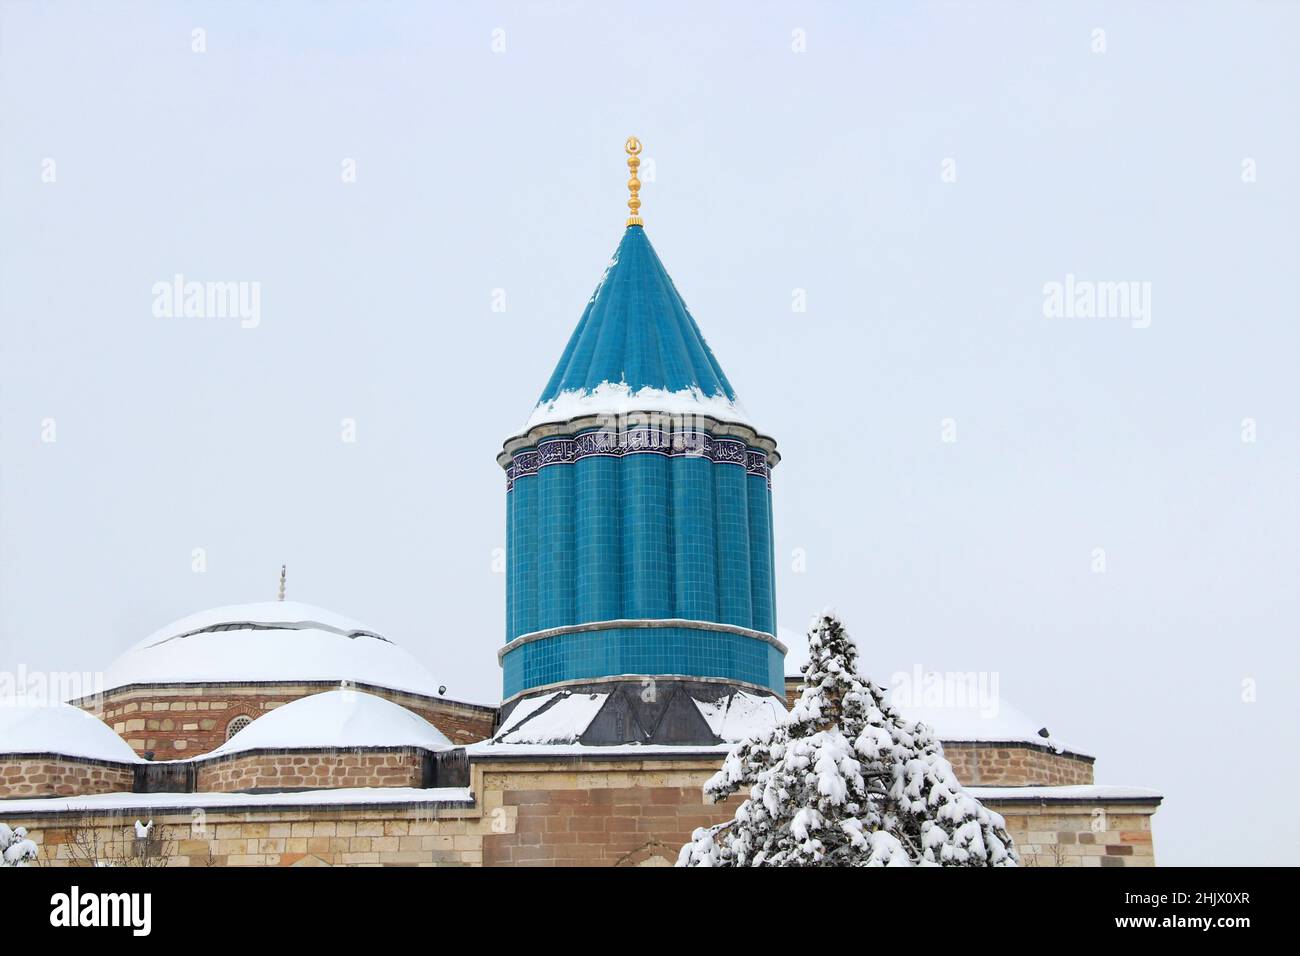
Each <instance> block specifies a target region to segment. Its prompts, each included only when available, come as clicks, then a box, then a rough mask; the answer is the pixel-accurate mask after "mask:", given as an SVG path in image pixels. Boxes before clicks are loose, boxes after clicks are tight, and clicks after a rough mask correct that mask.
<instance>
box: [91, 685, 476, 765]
mask: <svg viewBox="0 0 1300 956" xmlns="http://www.w3.org/2000/svg"><path fill="white" fill-rule="evenodd" d="M337 687H338V685H336V684H323V683H305V684H242V685H235V684H230V685H222V686H215V685H187V684H171V685H159V686H151V687H131V688H123V689H119V690H114V691H109V692H108V693H107V694H105V695H103V696H102V698H98V699H96V698H87V699H86V700H85V701H82V702H81V706H82V707H83V708H84V709H86V710H88V711H90V712H91V713H93V714H95V715H96V716H97V717H99V718H100V719H102V720H103V721H104V722H105V723H106V724H108V725H109V726H110V727H112V728H113V730H114V731H116V732H117V733H118V734H120V735H121V737H122V738H123V739H124V740H125V741H126V742H127V743H128V744H130V745H131V747H132V748H133V749H134V750H135V751H136V753H138V754H142V755H143V754H144V753H146V752H152V753H153V754H154V755H155V756H156V758H157V759H159V760H177V759H181V758H184V757H194V756H198V755H200V754H205V753H208V752H209V751H211V750H215V749H216V748H217V747H219V746H221V745H222V744H223V743H225V741H226V732H227V728H228V727H229V726H230V722H231V721H232V720H234V719H235V718H237V717H241V716H247V717H252V718H253V719H256V718H258V717H260V716H261V715H262V714H265V713H268V712H269V711H272V710H274V709H275V708H277V707H282V706H284V705H285V704H287V703H289V702H290V701H295V700H298V699H299V698H302V697H308V696H310V695H312V694H319V693H321V692H322V691H327V690H336V689H337ZM358 689H361V690H365V691H367V692H368V693H372V694H375V695H376V696H379V697H383V698H386V699H387V700H391V701H393V702H394V703H395V704H399V705H401V706H402V707H405V708H407V709H408V710H412V711H414V712H415V713H417V714H419V715H420V716H421V717H423V718H424V719H425V720H427V721H429V722H430V723H431V724H433V725H434V726H435V727H437V728H438V729H439V730H441V731H442V732H443V733H444V734H446V735H447V737H448V739H450V740H451V741H452V743H455V744H467V743H474V742H476V741H479V740H484V739H486V738H487V737H490V736H491V735H492V730H493V725H494V721H495V720H496V708H494V707H485V706H482V705H479V704H467V703H463V702H461V701H455V700H446V699H443V698H435V697H424V696H422V695H419V694H406V693H401V692H398V691H391V690H386V689H383V688H372V687H360V686H359V688H358Z"/></svg>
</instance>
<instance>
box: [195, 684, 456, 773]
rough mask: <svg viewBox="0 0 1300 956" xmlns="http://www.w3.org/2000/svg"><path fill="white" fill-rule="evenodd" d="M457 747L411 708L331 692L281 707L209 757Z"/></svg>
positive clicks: (347, 692) (360, 694) (363, 695)
mask: <svg viewBox="0 0 1300 956" xmlns="http://www.w3.org/2000/svg"><path fill="white" fill-rule="evenodd" d="M451 746H453V745H452V742H451V741H450V740H448V739H447V738H446V737H445V736H443V734H442V732H441V731H440V730H438V728H437V727H435V726H433V724H431V723H429V722H428V721H427V720H425V719H424V718H423V717H421V716H420V715H419V714H415V713H412V712H411V711H409V710H407V709H406V708H405V707H401V706H399V705H398V704H394V703H393V702H392V701H390V700H385V699H384V698H382V697H376V696H375V695H374V694H366V693H363V692H362V691H356V690H331V691H326V692H325V693H323V694H312V695H311V696H310V697H300V698H299V699H298V700H295V701H293V702H292V703H288V704H285V705H284V706H283V707H277V708H276V709H275V710H273V711H271V712H270V713H269V714H266V715H265V716H263V717H259V718H257V720H255V721H253V722H252V723H251V724H249V725H248V726H247V727H245V728H244V729H243V730H241V731H239V733H237V734H235V736H233V737H231V738H230V739H229V740H227V741H226V742H225V743H224V744H222V745H221V746H220V747H218V748H217V749H216V750H214V751H212V752H211V753H210V754H207V755H206V756H207V757H215V756H220V755H222V754H232V753H241V752H243V751H248V750H297V749H300V748H301V749H311V748H317V747H423V748H424V749H426V750H445V749H447V748H448V747H451Z"/></svg>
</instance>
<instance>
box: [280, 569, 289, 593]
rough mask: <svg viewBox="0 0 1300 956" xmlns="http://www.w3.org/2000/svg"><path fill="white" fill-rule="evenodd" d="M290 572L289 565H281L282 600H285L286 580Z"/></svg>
mask: <svg viewBox="0 0 1300 956" xmlns="http://www.w3.org/2000/svg"><path fill="white" fill-rule="evenodd" d="M288 570H289V567H288V565H284V564H282V565H280V600H281V601H283V600H284V579H285V576H286V574H287V572H288Z"/></svg>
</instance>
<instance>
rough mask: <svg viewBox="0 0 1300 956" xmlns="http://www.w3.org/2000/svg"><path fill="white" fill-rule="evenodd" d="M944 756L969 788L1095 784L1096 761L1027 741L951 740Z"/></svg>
mask: <svg viewBox="0 0 1300 956" xmlns="http://www.w3.org/2000/svg"><path fill="white" fill-rule="evenodd" d="M943 755H944V756H945V757H947V758H948V761H949V762H950V763H951V764H952V769H953V772H954V773H956V774H957V779H958V780H960V781H961V782H962V784H963V785H965V786H968V787H979V786H984V787H1061V786H1070V785H1074V784H1090V783H1092V782H1093V781H1092V763H1093V762H1092V760H1090V759H1089V758H1087V757H1080V756H1078V755H1076V754H1071V753H1060V754H1058V753H1053V752H1052V751H1050V750H1047V749H1046V748H1043V747H1032V746H1029V745H1027V744H975V743H950V744H944V745H943Z"/></svg>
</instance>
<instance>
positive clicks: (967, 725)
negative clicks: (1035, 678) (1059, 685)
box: [777, 627, 1087, 756]
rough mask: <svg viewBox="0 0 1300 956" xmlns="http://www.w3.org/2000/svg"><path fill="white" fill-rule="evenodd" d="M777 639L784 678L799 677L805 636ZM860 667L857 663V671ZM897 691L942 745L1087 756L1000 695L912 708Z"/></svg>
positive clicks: (785, 632)
mask: <svg viewBox="0 0 1300 956" xmlns="http://www.w3.org/2000/svg"><path fill="white" fill-rule="evenodd" d="M777 637H778V639H779V640H780V641H781V643H782V644H784V645H785V646H786V648H787V652H786V655H785V676H786V677H787V678H794V677H800V676H801V674H800V668H802V667H803V665H804V664H806V663H808V635H807V634H804V633H802V632H800V631H796V630H794V629H793V628H788V627H777ZM861 666H862V663H861V660H859V668H861ZM927 676H928V675H927ZM909 677H910V678H913V679H912V680H911V681H910V684H911V685H915V684H916V683H917V682H916V680H915V679H914V675H909ZM877 683H878V684H880V685H881V686H882V687H883V686H885V682H884V681H880V680H877ZM966 689H969V688H966ZM900 690H901V688H900V687H894V688H890V689H889V691H888V698H889V702H890V703H891V704H893V705H894V706H895V707H896V708H897V709H898V711H899V712H900V713H901V714H902V715H903V717H905V718H907V719H908V720H914V721H919V722H921V723H923V724H926V725H928V726H929V727H930V729H931V730H933V731H934V732H935V734H936V736H938V738H939V739H940V740H941V741H943V742H944V743H1023V744H1036V745H1037V746H1040V747H1050V748H1052V749H1053V750H1055V751H1056V752H1057V753H1061V752H1062V751H1065V750H1068V751H1070V752H1071V753H1075V754H1081V755H1084V756H1087V754H1086V753H1085V752H1084V751H1082V750H1079V749H1078V748H1076V747H1072V746H1070V745H1068V744H1066V743H1065V742H1063V741H1061V740H1058V739H1057V738H1055V737H1042V736H1040V735H1039V733H1038V731H1039V730H1041V729H1043V727H1044V725H1043V723H1042V722H1041V721H1037V720H1032V719H1031V718H1029V717H1028V716H1026V715H1025V714H1024V713H1023V712H1022V711H1020V710H1019V709H1018V708H1017V707H1015V706H1014V705H1013V704H1011V703H1010V702H1009V701H1007V700H1006V698H1005V697H1003V696H1002V695H1001V694H1000V693H998V694H996V695H993V697H992V699H991V700H984V701H981V700H978V699H976V698H978V697H979V694H978V693H976V694H966V695H964V696H962V695H954V698H953V699H954V702H953V703H942V702H938V703H935V704H931V703H930V702H929V701H928V700H927V701H924V702H923V703H921V704H917V705H913V704H911V703H909V702H908V701H906V700H905V699H901V694H900V693H899V692H900ZM915 694H916V696H920V697H923V698H924V697H925V696H926V689H925V688H917V689H916V691H915Z"/></svg>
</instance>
